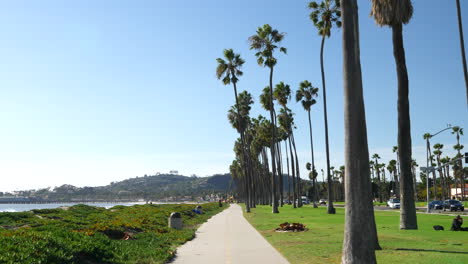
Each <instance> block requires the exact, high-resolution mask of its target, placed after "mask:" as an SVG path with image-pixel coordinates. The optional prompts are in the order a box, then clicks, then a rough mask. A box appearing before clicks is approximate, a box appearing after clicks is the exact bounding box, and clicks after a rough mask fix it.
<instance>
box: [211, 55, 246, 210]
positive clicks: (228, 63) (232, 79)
mask: <svg viewBox="0 0 468 264" xmlns="http://www.w3.org/2000/svg"><path fill="white" fill-rule="evenodd" d="M223 55H224V59H222V58H217V59H216V61H217V63H218V66H217V67H216V77H217V78H218V80H219V79H222V82H223V84H224V85H229V84H231V83H232V86H233V88H234V97H235V100H236V111H237V115H238V119H239V120H240V116H241V115H240V106H239V100H238V97H237V82H238V81H239V79H238V77H240V76H242V74H243V72H242V71H241V68H242V65H243V64H244V63H245V61H244V60H243V59H242V58H241V56H240V54H236V53H235V52H234V51H233V50H232V49H225V50H223ZM238 132H239V134H240V136H241V142H242V149H243V156H244V162H245V161H247V159H248V158H247V153H246V152H245V148H246V144H245V136H244V132H245V128H244V127H242V128H241V127H239V129H238ZM242 167H243V168H244V174H245V177H246V184H249V178H250V177H249V173H248V171H247V166H246V164H244V165H243V166H242ZM246 196H247V197H246V198H247V199H246V203H245V204H246V206H245V210H246V212H247V213H249V212H250V202H251V197H250V192H249V190H248V188H246Z"/></svg>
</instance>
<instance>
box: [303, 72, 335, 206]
mask: <svg viewBox="0 0 468 264" xmlns="http://www.w3.org/2000/svg"><path fill="white" fill-rule="evenodd" d="M317 96H318V88H316V87H313V86H312V84H311V83H310V82H309V81H307V80H305V81H303V82H301V83H300V84H299V89H298V90H297V91H296V102H299V101H300V102H301V103H302V107H303V108H304V110H306V111H307V114H308V117H309V137H310V155H311V157H312V171H311V173H312V174H313V175H315V174H317V170H316V169H315V159H314V142H313V139H312V119H311V117H310V108H311V107H312V106H313V105H314V104H316V103H317V101H316V100H315V98H316V97H317ZM314 179H315V177H314ZM312 184H313V188H314V187H315V181H313V182H312ZM330 187H331V186H330V185H329V186H328V190H329V191H330V190H331V188H330ZM314 190H315V189H314ZM328 197H331V196H330V195H328ZM331 202H332V201H331V200H329V201H328V203H331ZM316 206H317V204H316V203H315V200H314V207H316Z"/></svg>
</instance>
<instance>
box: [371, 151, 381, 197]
mask: <svg viewBox="0 0 468 264" xmlns="http://www.w3.org/2000/svg"><path fill="white" fill-rule="evenodd" d="M372 158H373V159H374V160H375V165H374V166H375V167H374V169H375V171H377V186H378V187H377V188H378V192H379V202H380V203H382V202H383V201H382V186H381V181H380V167H379V159H380V156H379V154H377V153H375V154H374V155H372Z"/></svg>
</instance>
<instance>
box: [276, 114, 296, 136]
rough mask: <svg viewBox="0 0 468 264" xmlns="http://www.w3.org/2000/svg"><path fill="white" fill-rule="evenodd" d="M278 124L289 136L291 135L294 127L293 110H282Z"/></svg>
mask: <svg viewBox="0 0 468 264" xmlns="http://www.w3.org/2000/svg"><path fill="white" fill-rule="evenodd" d="M278 124H279V126H280V128H281V129H282V130H284V131H285V132H286V133H287V136H289V135H291V133H292V129H293V127H294V117H293V113H292V112H291V110H289V109H288V108H281V109H280V114H279V115H278Z"/></svg>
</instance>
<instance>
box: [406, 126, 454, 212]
mask: <svg viewBox="0 0 468 264" xmlns="http://www.w3.org/2000/svg"><path fill="white" fill-rule="evenodd" d="M449 129H452V125H450V124H447V127H446V128H444V129H442V130H440V131H439V132H437V133H434V134H429V133H426V134H424V136H423V137H424V139H425V140H426V168H425V170H423V168H421V170H422V171H425V172H426V194H427V210H426V212H427V213H430V212H431V209H430V208H429V172H431V171H432V170H431V168H430V167H429V157H430V156H429V155H430V154H429V153H430V152H431V144H430V143H429V139H431V138H432V137H434V136H437V135H438V134H440V133H442V132H444V131H445V130H449ZM431 165H432V164H431ZM434 186H435V182H434ZM415 191H416V190H415ZM435 195H436V194H435V193H434V197H435Z"/></svg>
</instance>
